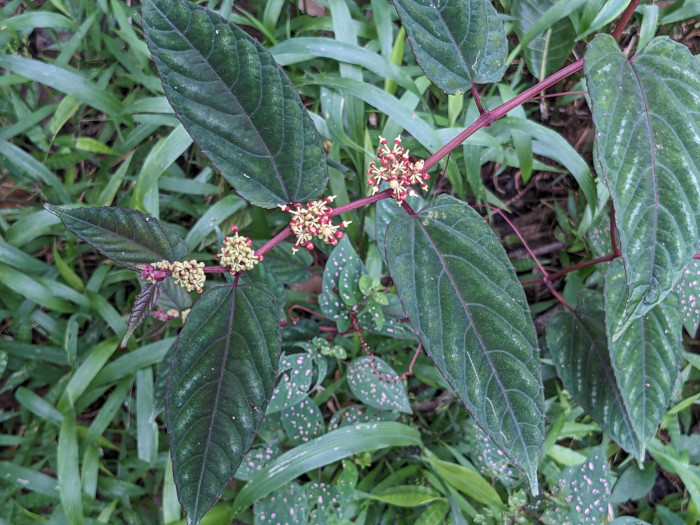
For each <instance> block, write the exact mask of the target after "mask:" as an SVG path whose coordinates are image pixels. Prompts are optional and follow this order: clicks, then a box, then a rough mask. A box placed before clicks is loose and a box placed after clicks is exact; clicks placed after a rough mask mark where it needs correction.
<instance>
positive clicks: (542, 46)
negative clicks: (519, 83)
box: [512, 0, 576, 80]
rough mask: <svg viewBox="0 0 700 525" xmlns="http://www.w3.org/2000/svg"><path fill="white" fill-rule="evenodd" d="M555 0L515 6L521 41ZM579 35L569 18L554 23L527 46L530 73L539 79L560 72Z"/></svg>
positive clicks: (535, 0) (523, 1) (515, 25)
mask: <svg viewBox="0 0 700 525" xmlns="http://www.w3.org/2000/svg"><path fill="white" fill-rule="evenodd" d="M555 2H556V0H520V1H519V2H514V3H513V12H512V14H513V28H514V29H515V33H516V34H517V35H518V38H519V39H520V40H522V38H523V36H525V34H526V33H527V32H528V30H529V29H530V28H531V27H532V26H533V25H534V23H535V22H536V21H537V19H538V18H540V17H541V16H542V15H543V14H544V13H545V12H546V11H547V9H549V8H550V7H552V5H554V4H555ZM575 35H576V32H575V30H574V26H573V25H572V23H571V20H569V17H564V18H562V19H561V20H559V21H557V22H556V23H554V24H553V25H552V26H551V27H550V28H549V29H547V30H546V31H544V32H543V33H541V34H539V35H538V36H536V37H535V38H533V39H532V40H531V41H530V42H529V43H528V45H527V47H525V49H524V54H525V62H526V63H527V68H528V69H529V70H530V72H531V73H532V74H533V75H535V76H536V77H537V78H538V79H539V80H542V79H543V78H545V77H548V76H549V75H551V74H552V73H554V72H555V71H557V70H558V69H559V68H560V67H561V66H562V64H564V62H566V59H567V58H569V55H570V54H571V50H572V49H573V48H574V37H575Z"/></svg>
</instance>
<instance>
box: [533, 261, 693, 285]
mask: <svg viewBox="0 0 700 525" xmlns="http://www.w3.org/2000/svg"><path fill="white" fill-rule="evenodd" d="M698 255H700V254H698ZM617 257H618V255H615V254H612V255H605V256H603V257H598V258H597V259H591V260H589V261H582V262H580V263H576V264H574V265H573V266H569V267H568V268H564V269H563V270H559V271H558V272H554V273H550V274H549V275H548V276H547V277H548V279H549V280H550V281H554V280H555V279H558V278H559V277H561V276H562V275H566V274H567V273H571V272H574V271H576V270H578V269H579V268H585V267H586V266H591V265H593V264H598V263H601V262H606V261H612V260H613V259H615V258H617ZM698 259H700V257H698ZM543 282H545V281H544V277H536V278H535V279H527V280H525V281H520V284H522V285H526V284H536V283H543Z"/></svg>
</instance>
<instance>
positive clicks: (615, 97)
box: [584, 35, 700, 339]
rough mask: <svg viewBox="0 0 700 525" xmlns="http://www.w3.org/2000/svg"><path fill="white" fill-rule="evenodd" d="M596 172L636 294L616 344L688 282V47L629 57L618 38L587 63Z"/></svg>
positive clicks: (696, 131)
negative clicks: (609, 203)
mask: <svg viewBox="0 0 700 525" xmlns="http://www.w3.org/2000/svg"><path fill="white" fill-rule="evenodd" d="M584 73H585V75H586V83H587V86H588V93H589V95H590V102H591V108H592V111H593V122H594V125H595V138H596V146H597V147H596V152H597V158H596V169H597V170H598V174H599V175H600V176H601V177H603V178H604V180H605V183H606V184H607V187H608V190H609V191H610V195H611V196H612V201H613V204H614V205H615V222H616V223H617V228H618V230H619V233H620V245H621V250H622V256H623V259H624V261H625V272H626V275H627V285H628V287H629V297H628V302H627V307H626V309H625V311H624V315H622V316H620V318H619V322H618V324H617V325H616V326H611V327H610V330H611V331H612V333H613V336H612V337H613V339H617V338H618V337H620V335H621V334H622V333H623V331H624V329H625V328H626V327H627V326H628V325H629V324H630V323H631V322H632V321H633V320H634V319H636V318H639V317H641V316H642V315H644V314H645V313H646V312H648V311H649V310H651V309H652V308H653V307H654V306H655V305H657V304H659V303H660V302H661V301H663V299H664V298H665V297H666V296H667V295H668V294H669V293H670V292H671V291H672V290H673V288H674V286H675V285H676V284H677V283H678V282H679V281H680V280H681V279H682V277H683V272H684V270H685V269H686V268H687V267H688V264H689V263H690V261H691V259H692V257H693V254H694V253H695V248H696V247H697V245H698V222H700V147H698V144H699V143H700V65H699V64H698V62H697V61H696V60H695V57H694V56H693V55H692V54H691V53H690V51H689V50H688V48H687V47H685V46H684V45H682V44H679V43H677V42H673V41H672V40H670V39H668V38H667V37H659V38H654V39H652V40H651V41H650V42H649V43H648V44H647V45H646V46H645V47H644V49H642V50H641V51H640V52H639V53H637V54H636V55H635V56H634V57H632V58H630V59H628V58H627V57H626V56H625V55H624V54H623V53H622V51H621V50H620V48H619V47H618V45H617V43H616V42H615V40H614V39H613V38H612V37H611V36H610V35H598V36H597V37H596V38H595V39H593V41H592V42H591V43H590V45H589V48H588V51H587V52H586V56H585V63H584Z"/></svg>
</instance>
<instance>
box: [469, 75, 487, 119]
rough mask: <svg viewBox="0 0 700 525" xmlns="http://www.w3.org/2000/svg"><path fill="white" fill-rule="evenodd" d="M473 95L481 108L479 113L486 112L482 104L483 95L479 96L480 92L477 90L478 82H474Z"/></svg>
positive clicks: (477, 105)
mask: <svg viewBox="0 0 700 525" xmlns="http://www.w3.org/2000/svg"><path fill="white" fill-rule="evenodd" d="M472 97H473V98H474V102H476V107H477V108H478V109H479V115H481V114H483V113H484V111H485V110H484V106H482V105H481V97H480V96H479V92H478V91H477V90H476V84H474V82H472Z"/></svg>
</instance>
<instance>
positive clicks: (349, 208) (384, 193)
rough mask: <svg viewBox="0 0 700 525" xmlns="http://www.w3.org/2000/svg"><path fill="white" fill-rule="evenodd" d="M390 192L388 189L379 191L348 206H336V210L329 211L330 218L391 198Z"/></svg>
mask: <svg viewBox="0 0 700 525" xmlns="http://www.w3.org/2000/svg"><path fill="white" fill-rule="evenodd" d="M392 191H394V190H392V189H391V188H388V189H386V190H384V191H380V192H379V193H376V194H374V195H370V196H369V197H363V198H361V199H358V200H356V201H353V202H349V203H348V204H343V205H342V206H338V207H337V208H335V209H333V211H331V217H335V216H336V215H340V214H341V213H345V212H347V211H352V210H356V209H358V208H362V207H363V206H367V205H368V204H372V203H374V202H378V201H380V200H383V199H386V198H388V197H391V192H392Z"/></svg>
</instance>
